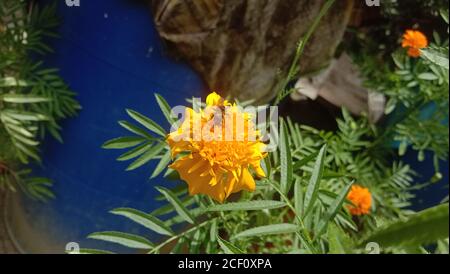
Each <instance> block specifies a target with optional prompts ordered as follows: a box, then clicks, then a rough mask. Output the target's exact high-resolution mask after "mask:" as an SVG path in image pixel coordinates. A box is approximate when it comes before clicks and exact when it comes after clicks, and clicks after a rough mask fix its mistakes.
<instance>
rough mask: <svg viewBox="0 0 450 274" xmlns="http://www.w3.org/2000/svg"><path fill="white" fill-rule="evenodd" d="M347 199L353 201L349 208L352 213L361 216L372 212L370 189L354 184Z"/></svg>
mask: <svg viewBox="0 0 450 274" xmlns="http://www.w3.org/2000/svg"><path fill="white" fill-rule="evenodd" d="M347 199H348V200H349V201H350V202H352V203H353V205H349V206H348V209H349V210H350V213H351V214H352V215H356V216H360V215H367V214H369V213H370V208H371V207H372V195H371V194H370V191H369V189H367V188H364V187H361V186H358V185H354V186H352V189H351V190H350V192H349V194H348V196H347Z"/></svg>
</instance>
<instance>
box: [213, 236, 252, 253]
mask: <svg viewBox="0 0 450 274" xmlns="http://www.w3.org/2000/svg"><path fill="white" fill-rule="evenodd" d="M217 241H218V243H219V245H220V248H222V250H223V252H224V253H225V254H245V252H244V251H242V250H241V249H239V248H238V247H236V246H235V245H233V244H232V243H230V242H228V241H225V240H224V239H222V238H220V236H219V235H217Z"/></svg>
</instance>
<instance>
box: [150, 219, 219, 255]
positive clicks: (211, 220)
mask: <svg viewBox="0 0 450 274" xmlns="http://www.w3.org/2000/svg"><path fill="white" fill-rule="evenodd" d="M216 219H218V218H213V219H210V220H208V221H205V222H203V223H201V224H198V225H196V226H193V227H191V228H190V229H188V230H186V231H184V232H182V233H180V234H178V235H175V236H172V237H170V238H169V239H167V240H166V241H164V242H162V243H161V244H159V245H157V246H155V247H154V248H153V249H152V250H150V251H149V252H148V254H154V253H155V252H157V251H159V250H160V249H161V248H163V247H164V246H166V245H167V244H169V243H170V242H172V241H175V240H177V239H179V238H181V237H183V236H185V235H187V234H189V233H191V232H194V231H196V230H197V229H200V228H201V227H204V226H206V225H207V224H209V223H211V222H213V221H215V220H216Z"/></svg>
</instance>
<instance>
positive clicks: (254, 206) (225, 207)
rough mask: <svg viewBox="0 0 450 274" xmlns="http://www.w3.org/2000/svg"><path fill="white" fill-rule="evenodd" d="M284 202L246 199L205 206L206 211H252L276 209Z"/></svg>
mask: <svg viewBox="0 0 450 274" xmlns="http://www.w3.org/2000/svg"><path fill="white" fill-rule="evenodd" d="M285 206H286V204H285V203H284V202H280V201H265V200H260V201H248V202H239V203H227V204H222V205H214V206H210V207H208V208H207V211H252V210H264V209H276V208H281V207H285Z"/></svg>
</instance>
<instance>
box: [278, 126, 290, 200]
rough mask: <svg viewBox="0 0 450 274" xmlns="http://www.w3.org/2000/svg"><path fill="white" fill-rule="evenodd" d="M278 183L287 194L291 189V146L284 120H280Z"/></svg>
mask: <svg viewBox="0 0 450 274" xmlns="http://www.w3.org/2000/svg"><path fill="white" fill-rule="evenodd" d="M280 165H281V166H280V171H281V175H280V176H281V178H280V185H281V191H282V192H283V193H284V194H287V193H288V192H289V190H290V189H291V185H292V177H293V169H292V156H291V148H290V145H289V134H288V131H287V127H286V124H285V122H284V120H281V133H280Z"/></svg>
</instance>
